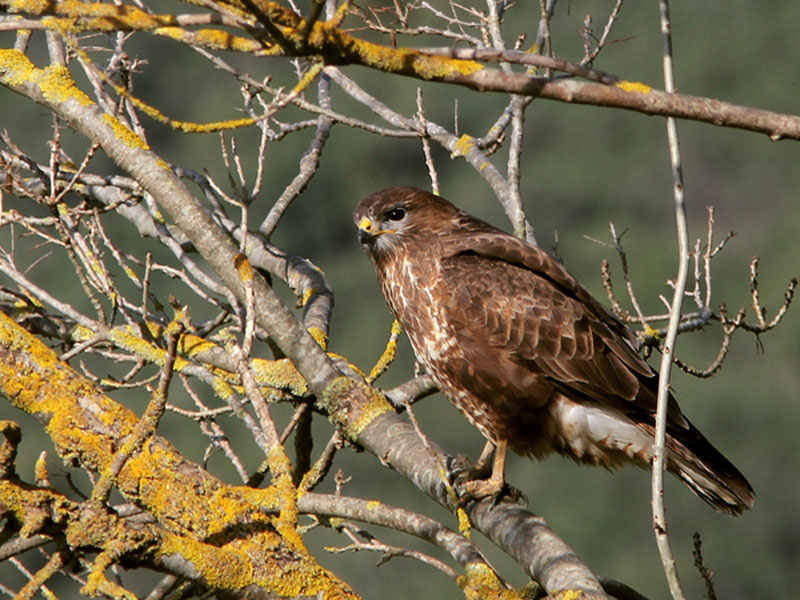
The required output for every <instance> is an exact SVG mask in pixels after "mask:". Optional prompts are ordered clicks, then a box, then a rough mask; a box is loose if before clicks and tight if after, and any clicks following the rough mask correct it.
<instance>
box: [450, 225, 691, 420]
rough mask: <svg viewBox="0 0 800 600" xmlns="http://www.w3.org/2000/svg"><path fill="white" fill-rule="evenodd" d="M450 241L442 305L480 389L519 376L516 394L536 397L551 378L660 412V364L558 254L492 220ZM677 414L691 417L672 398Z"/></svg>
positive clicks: (583, 392)
mask: <svg viewBox="0 0 800 600" xmlns="http://www.w3.org/2000/svg"><path fill="white" fill-rule="evenodd" d="M447 249H448V252H447V256H446V257H445V258H444V259H443V260H442V265H443V270H442V274H443V275H442V276H443V279H444V281H443V284H444V285H445V286H446V287H445V288H444V289H450V290H452V291H451V292H450V294H449V296H448V301H447V302H445V303H444V307H443V308H444V310H445V311H446V317H447V318H448V320H449V321H450V322H451V324H453V327H454V331H455V332H456V337H457V338H458V342H459V346H460V348H461V350H462V352H464V354H465V358H467V361H468V362H469V363H470V364H471V365H472V367H473V370H474V371H475V376H474V377H473V379H474V381H473V382H472V383H473V385H475V386H477V387H483V388H484V390H478V389H475V390H473V391H474V392H475V393H479V391H488V390H489V389H491V388H494V389H495V390H497V389H503V388H502V387H500V388H498V387H494V386H495V385H496V384H498V383H502V385H505V386H506V388H508V386H509V382H511V383H510V385H511V388H512V389H510V390H509V393H511V395H512V396H513V397H514V398H522V397H524V398H526V400H527V401H528V402H531V401H532V400H534V401H535V402H536V403H537V404H540V403H544V402H545V401H546V400H547V399H548V396H549V394H545V393H544V392H546V391H547V389H548V388H549V389H550V390H557V391H559V392H561V393H566V394H567V395H569V396H574V397H576V399H580V397H583V398H585V399H587V400H594V401H597V402H600V403H612V404H615V405H617V407H618V408H621V409H622V410H624V411H625V412H629V411H634V412H639V411H645V412H648V413H654V412H655V408H656V407H655V401H656V396H655V393H654V391H655V372H654V371H653V369H652V368H651V367H650V365H648V364H647V362H645V361H644V359H642V358H641V356H639V354H638V353H637V351H636V349H635V347H634V344H635V338H634V336H633V334H632V333H631V332H630V330H628V328H627V327H625V325H624V324H623V323H622V322H620V321H619V320H618V319H617V318H616V317H615V316H614V315H613V314H612V313H611V312H610V311H609V310H608V309H607V308H605V307H604V306H603V305H602V304H600V303H599V302H598V301H597V300H595V298H594V297H593V296H592V295H591V294H590V293H589V292H588V291H587V290H586V289H585V288H584V287H583V286H582V285H580V283H579V282H578V281H577V280H576V279H575V278H574V277H573V276H572V275H571V274H570V273H569V272H568V271H567V270H566V269H565V268H564V267H563V266H562V265H561V264H560V263H558V262H557V261H556V260H554V259H553V258H552V257H550V256H549V255H548V254H547V253H545V252H543V251H542V250H540V249H539V248H537V247H535V246H533V245H531V244H528V243H526V242H524V241H522V240H519V239H518V238H515V237H513V236H510V235H508V234H506V233H503V232H501V231H499V230H497V231H493V230H491V229H489V230H484V231H479V232H474V233H471V234H470V235H460V236H454V237H453V238H451V240H448V244H447ZM481 382H483V384H482V385H481ZM532 392H533V393H532ZM633 401H635V402H633ZM669 417H670V419H669V420H670V424H671V425H673V426H678V427H685V426H686V424H687V422H686V420H685V418H684V417H683V415H682V414H681V412H680V409H679V408H678V406H677V403H675V402H674V400H671V402H670V410H669Z"/></svg>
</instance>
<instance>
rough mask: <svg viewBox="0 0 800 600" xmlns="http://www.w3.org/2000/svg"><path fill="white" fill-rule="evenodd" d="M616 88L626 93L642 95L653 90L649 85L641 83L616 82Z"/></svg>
mask: <svg viewBox="0 0 800 600" xmlns="http://www.w3.org/2000/svg"><path fill="white" fill-rule="evenodd" d="M616 85H617V87H618V88H620V89H623V90H625V91H626V92H640V93H642V94H647V93H648V92H650V91H651V90H652V89H653V88H651V87H650V86H649V85H647V84H644V83H641V82H639V81H624V80H623V81H618V82H617V84H616Z"/></svg>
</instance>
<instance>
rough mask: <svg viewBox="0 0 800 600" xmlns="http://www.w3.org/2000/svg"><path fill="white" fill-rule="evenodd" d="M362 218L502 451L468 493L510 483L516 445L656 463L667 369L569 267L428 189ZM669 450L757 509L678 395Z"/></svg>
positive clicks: (369, 241)
mask: <svg viewBox="0 0 800 600" xmlns="http://www.w3.org/2000/svg"><path fill="white" fill-rule="evenodd" d="M354 220H355V224H356V226H357V228H358V236H359V241H360V242H361V245H362V246H363V248H364V249H365V250H366V252H367V254H368V255H369V257H370V259H371V260H372V263H373V265H374V266H375V271H376V273H377V276H378V282H379V284H380V287H381V290H382V292H383V295H384V296H385V298H386V301H387V303H388V305H389V308H390V309H391V311H392V312H393V313H394V315H395V317H396V318H397V319H398V321H399V322H400V324H401V325H402V326H403V328H404V329H405V331H406V333H407V335H408V337H409V339H410V341H411V345H412V346H413V348H414V353H415V354H416V357H417V360H418V361H419V362H420V363H421V364H422V365H423V367H424V368H425V370H426V372H427V373H429V374H430V376H431V377H432V378H433V380H434V381H435V382H436V384H437V385H438V387H439V389H440V390H441V391H442V393H443V394H444V396H445V397H447V398H448V399H449V400H450V402H451V403H452V404H453V405H454V406H455V407H456V408H457V409H458V410H459V411H460V412H461V413H462V414H463V415H464V416H465V417H466V418H467V419H468V420H469V422H470V423H472V425H474V426H475V427H477V428H478V430H480V432H481V433H482V434H483V435H484V437H486V438H487V440H488V441H489V442H490V443H491V445H489V444H487V449H488V450H489V451H491V449H492V447H494V460H493V462H492V465H491V467H492V470H491V475H490V476H489V478H488V479H485V480H482V481H472V482H470V483H471V484H473V487H472V488H467V489H468V490H469V489H472V490H473V491H475V492H476V494H477V495H476V497H481V496H486V495H492V494H497V493H498V492H499V490H501V489H502V488H503V486H504V485H505V482H504V463H505V457H506V451H507V448H509V447H510V448H511V449H512V450H514V451H515V452H516V453H518V454H520V455H525V456H531V457H535V458H542V457H544V456H545V455H547V454H550V453H552V452H557V453H559V454H562V455H565V456H568V457H570V458H572V459H574V460H576V461H577V462H579V463H583V464H590V465H598V466H603V467H606V468H608V469H614V468H616V467H619V466H622V465H624V464H627V463H632V464H638V465H639V466H647V465H648V464H649V463H650V461H651V459H652V457H653V453H654V450H653V444H654V431H655V412H656V396H657V382H658V376H657V373H656V372H655V371H654V370H653V369H652V368H651V367H650V365H649V364H648V363H647V362H646V361H645V360H644V359H643V358H642V357H641V356H640V355H639V353H638V352H637V341H636V338H635V336H634V335H633V333H632V332H631V331H630V330H629V329H628V328H627V327H626V326H625V325H624V324H623V323H622V322H621V321H620V320H619V319H618V318H617V317H616V316H615V315H614V314H613V313H612V312H611V311H610V310H609V309H607V308H606V307H605V306H604V305H603V304H601V303H600V302H598V301H597V300H596V299H595V298H594V297H593V296H592V295H591V294H590V293H589V292H588V291H587V290H586V289H585V288H584V287H583V286H582V285H581V284H580V283H579V282H578V281H577V280H576V279H575V278H574V277H573V276H572V275H571V274H570V273H569V272H568V271H567V270H566V269H565V268H564V267H563V266H562V265H561V263H559V262H558V261H556V260H555V259H553V258H552V257H550V256H549V255H548V254H547V253H545V252H544V251H542V250H540V249H539V248H538V247H536V246H534V245H532V244H530V243H528V242H526V241H524V240H521V239H518V238H516V237H514V236H512V235H509V234H507V233H505V232H503V231H501V230H499V229H496V228H495V227H493V226H491V225H489V224H488V223H486V222H484V221H482V220H480V219H477V218H475V217H473V216H471V215H469V214H467V213H465V212H463V211H461V210H459V209H458V208H457V207H456V206H454V205H453V204H451V203H450V202H448V201H446V200H444V199H442V198H440V197H438V196H434V195H433V194H430V193H428V192H425V191H423V190H420V189H416V188H410V187H393V188H388V189H385V190H382V191H380V192H376V193H374V194H372V195H370V196H368V197H367V198H365V199H364V200H363V201H362V202H361V203H360V204H359V205H358V208H357V209H356V211H355V214H354ZM666 448H667V469H668V470H669V471H670V472H672V473H673V474H675V475H676V476H677V477H679V478H680V479H681V480H682V481H683V482H684V483H685V484H686V485H687V486H688V487H689V489H691V490H692V491H693V492H694V493H695V494H697V495H698V496H699V497H700V498H702V499H703V500H704V501H706V502H707V503H709V504H710V505H711V506H713V507H714V508H715V509H717V510H719V511H721V512H724V513H728V514H738V513H741V512H742V511H743V510H745V509H748V508H750V507H751V506H752V505H753V501H754V493H753V489H752V488H751V487H750V484H749V483H748V482H747V480H746V479H745V477H744V476H743V475H742V474H741V473H740V472H739V471H738V470H737V469H736V467H734V466H733V465H732V464H731V463H730V462H729V461H728V460H727V459H726V458H725V457H724V456H722V454H721V453H720V452H719V451H717V450H716V449H715V448H714V447H713V446H712V445H711V443H709V442H708V440H706V438H705V437H704V436H703V435H702V434H701V433H700V432H699V431H698V430H697V429H696V428H695V427H694V426H693V425H692V424H691V423H690V422H689V420H688V419H687V418H686V417H685V416H684V415H683V413H682V412H681V410H680V408H679V407H678V404H677V402H676V401H675V399H674V398H673V397H672V396H670V398H669V408H668V411H667V438H666ZM490 456H491V454H490V453H489V452H485V453H484V455H483V457H482V460H481V461H479V464H480V463H481V462H485V463H487V464H488V458H489V457H490Z"/></svg>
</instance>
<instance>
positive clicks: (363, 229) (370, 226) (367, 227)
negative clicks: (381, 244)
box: [358, 217, 397, 244]
mask: <svg viewBox="0 0 800 600" xmlns="http://www.w3.org/2000/svg"><path fill="white" fill-rule="evenodd" d="M396 231H397V230H396V229H378V228H377V227H376V226H375V223H373V222H372V219H370V218H369V217H363V218H362V219H361V220H360V221H359V222H358V241H359V242H360V243H361V244H369V243H370V242H372V241H373V240H374V239H375V238H376V237H378V236H379V235H381V234H382V233H396Z"/></svg>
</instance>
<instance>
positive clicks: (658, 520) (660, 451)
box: [651, 0, 689, 600]
mask: <svg viewBox="0 0 800 600" xmlns="http://www.w3.org/2000/svg"><path fill="white" fill-rule="evenodd" d="M659 9H660V13H661V33H662V37H663V42H664V55H663V63H664V87H665V89H666V90H667V92H670V93H671V92H674V91H675V83H674V79H673V72H672V36H671V32H670V29H671V24H670V20H669V3H668V1H667V0H659ZM667 137H668V139H669V156H670V163H671V165H672V189H673V195H674V200H675V220H676V223H677V229H678V232H677V233H678V275H677V277H676V278H675V290H674V293H673V295H672V305H671V307H670V318H669V326H668V327H667V336H666V338H665V339H664V349H663V352H662V354H661V365H660V368H659V377H658V403H657V409H656V428H655V429H656V430H655V442H654V445H653V455H654V456H653V476H652V490H651V492H652V505H653V506H652V509H653V530H654V531H655V535H656V544H657V546H658V552H659V554H660V556H661V563H662V565H663V566H664V573H665V574H666V576H667V582H668V583H669V589H670V593H671V594H672V598H673V600H684V599H685V596H684V593H683V589H681V583H680V579H679V577H678V569H677V565H676V564H675V557H674V555H673V553H672V547H671V546H670V541H669V536H668V534H667V517H666V512H665V510H664V469H665V467H666V460H667V450H666V443H665V440H666V430H667V406H668V404H669V381H670V370H671V368H672V358H673V356H674V354H675V342H676V340H677V337H678V325H679V324H680V320H681V306H682V304H683V295H684V290H685V289H686V281H687V278H688V273H689V232H688V225H687V222H686V199H685V196H684V185H683V173H682V169H681V155H680V149H679V146H678V126H677V123H676V121H675V119H673V118H668V119H667Z"/></svg>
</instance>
